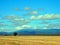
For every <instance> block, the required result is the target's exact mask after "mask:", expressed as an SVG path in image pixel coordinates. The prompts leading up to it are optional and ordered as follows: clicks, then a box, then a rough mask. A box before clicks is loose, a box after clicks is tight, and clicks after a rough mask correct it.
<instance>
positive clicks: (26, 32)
mask: <svg viewBox="0 0 60 45" xmlns="http://www.w3.org/2000/svg"><path fill="white" fill-rule="evenodd" d="M14 33H16V35H60V29H22V30H18V31H15V32H0V35H14Z"/></svg>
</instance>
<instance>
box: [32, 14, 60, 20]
mask: <svg viewBox="0 0 60 45" xmlns="http://www.w3.org/2000/svg"><path fill="white" fill-rule="evenodd" d="M31 18H34V19H35V20H55V19H60V15H58V14H57V15H56V14H45V15H38V16H36V17H35V16H31Z"/></svg>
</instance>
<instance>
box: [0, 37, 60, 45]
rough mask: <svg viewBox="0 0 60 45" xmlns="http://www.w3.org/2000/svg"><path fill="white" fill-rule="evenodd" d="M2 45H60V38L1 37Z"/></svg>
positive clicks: (0, 42)
mask: <svg viewBox="0 0 60 45" xmlns="http://www.w3.org/2000/svg"><path fill="white" fill-rule="evenodd" d="M0 45H60V36H0Z"/></svg>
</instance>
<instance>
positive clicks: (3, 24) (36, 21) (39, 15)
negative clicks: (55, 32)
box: [0, 0, 60, 31]
mask: <svg viewBox="0 0 60 45" xmlns="http://www.w3.org/2000/svg"><path fill="white" fill-rule="evenodd" d="M6 16H7V17H6ZM25 28H27V29H28V28H29V29H60V0H0V31H16V30H20V29H25Z"/></svg>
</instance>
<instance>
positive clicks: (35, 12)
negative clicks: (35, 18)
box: [30, 11, 38, 15]
mask: <svg viewBox="0 0 60 45" xmlns="http://www.w3.org/2000/svg"><path fill="white" fill-rule="evenodd" d="M30 14H32V15H35V14H38V12H37V11H32V12H30Z"/></svg>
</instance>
